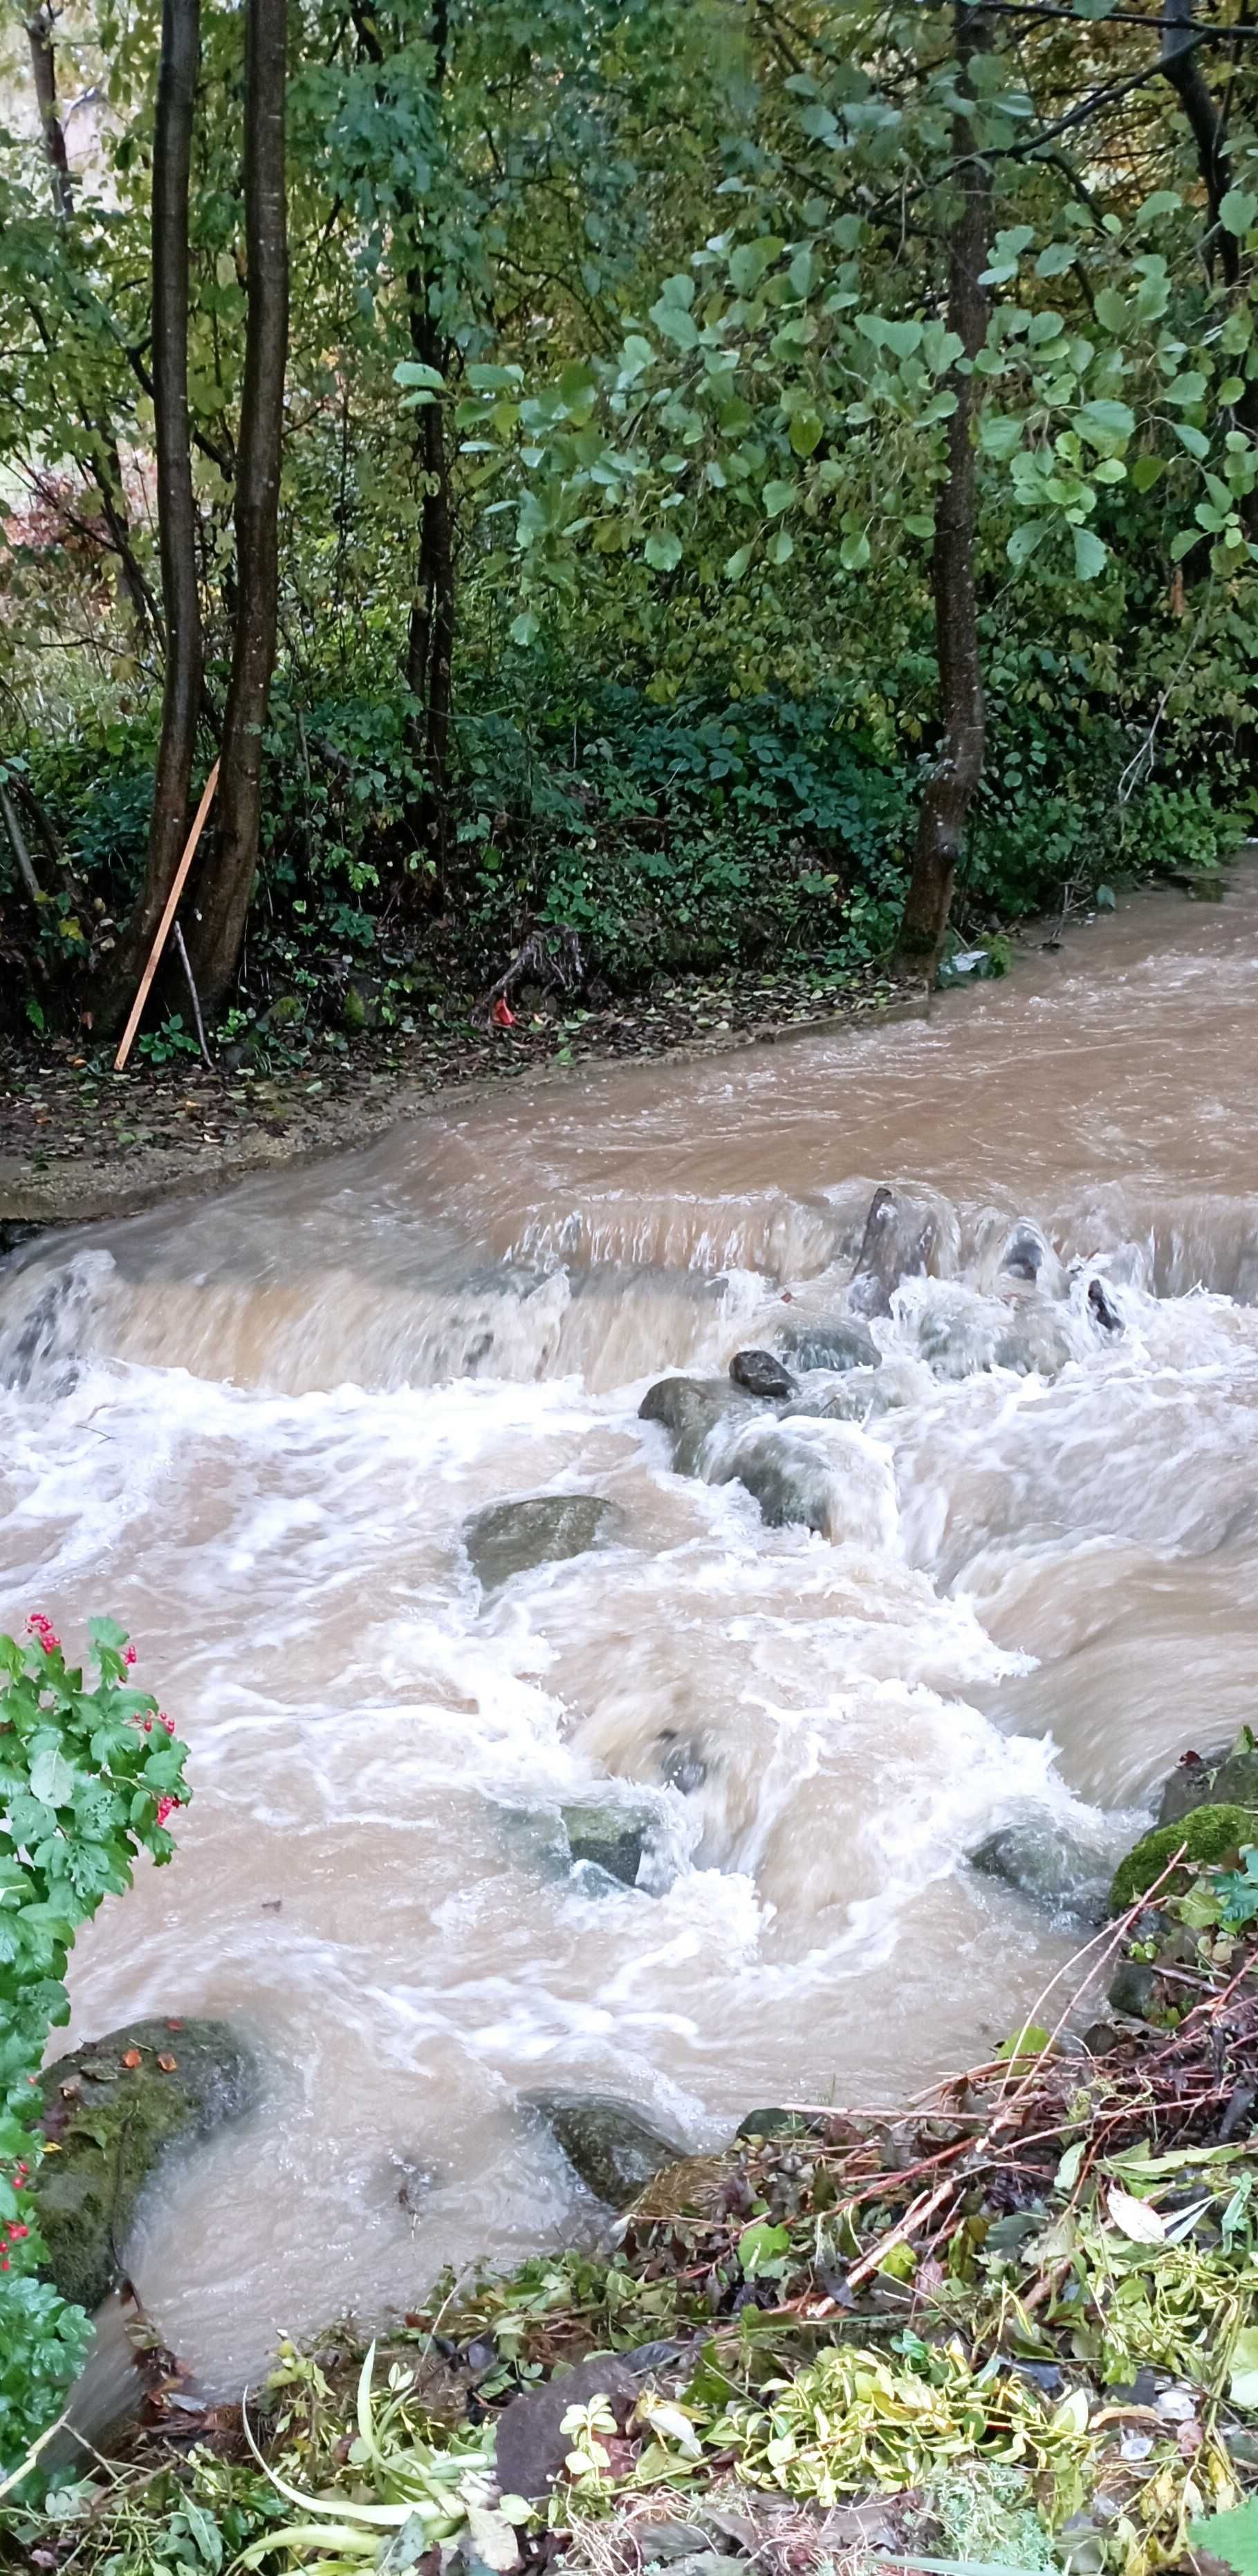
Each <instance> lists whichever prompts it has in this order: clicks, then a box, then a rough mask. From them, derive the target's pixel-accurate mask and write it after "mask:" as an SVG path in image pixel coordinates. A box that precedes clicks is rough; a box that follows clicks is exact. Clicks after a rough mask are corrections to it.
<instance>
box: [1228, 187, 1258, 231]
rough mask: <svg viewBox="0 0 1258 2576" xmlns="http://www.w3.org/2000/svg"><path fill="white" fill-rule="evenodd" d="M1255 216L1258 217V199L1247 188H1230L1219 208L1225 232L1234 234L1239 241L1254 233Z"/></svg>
mask: <svg viewBox="0 0 1258 2576" xmlns="http://www.w3.org/2000/svg"><path fill="white" fill-rule="evenodd" d="M1255 216H1258V197H1251V196H1250V194H1249V191H1248V189H1247V188H1229V189H1228V192H1227V195H1226V196H1225V198H1224V199H1223V202H1222V205H1221V206H1220V208H1219V222H1220V223H1221V224H1222V226H1223V229H1224V231H1225V232H1228V233H1234V234H1235V235H1236V238H1237V240H1238V241H1239V240H1240V239H1241V238H1242V236H1243V235H1244V234H1245V233H1247V232H1252V230H1253V225H1254V218H1255Z"/></svg>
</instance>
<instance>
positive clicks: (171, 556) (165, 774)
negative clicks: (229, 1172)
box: [98, 0, 203, 1020]
mask: <svg viewBox="0 0 1258 2576" xmlns="http://www.w3.org/2000/svg"><path fill="white" fill-rule="evenodd" d="M200 65H201V6H200V0H163V5H162V41H161V54H160V58H159V65H158V75H157V116H156V122H155V125H154V132H153V200H152V236H153V410H154V419H155V423H156V443H157V525H158V534H159V539H160V545H161V561H162V605H163V609H164V612H165V617H164V622H165V630H166V664H165V671H164V675H163V682H162V732H161V742H160V745H159V748H158V754H157V776H156V780H155V783H154V791H153V816H152V821H151V823H150V826H149V843H148V856H147V859H146V862H145V869H144V882H143V885H142V886H141V888H140V892H139V896H138V898H137V901H136V905H135V910H134V912H133V913H132V916H131V919H130V921H129V923H128V925H127V928H126V931H125V933H124V935H123V938H122V940H121V941H120V943H119V947H118V950H117V952H116V955H115V957H114V958H113V960H112V961H111V964H110V968H109V973H108V981H107V990H106V994H105V998H104V1004H103V1007H102V1009H101V1011H100V1012H99V1014H98V1016H99V1017H101V1018H102V1019H104V1020H109V1019H117V1018H120V1017H121V1015H122V1012H123V1010H124V1009H125V1008H126V1006H127V1004H128V1003H129V1001H130V998H131V993H132V990H133V988H134V985H135V982H136V978H137V976H138V975H139V973H140V970H141V968H142V966H143V964H144V961H145V958H146V957H147V955H148V951H149V948H150V946H151V945H152V940H153V934H154V931H155V930H156V928H157V924H158V922H159V920H160V919H161V915H162V911H163V908H164V906H165V902H166V897H167V895H168V894H169V892H170V887H171V883H172V880H173V878H174V874H175V870H176V868H177V866H178V864H179V859H180V855H181V852H182V850H183V845H184V841H185V839H186V837H187V830H188V805H189V798H190V791H191V786H192V764H193V759H194V756H195V751H196V730H197V715H198V711H199V708H200V702H201V671H202V661H203V645H202V635H201V594H200V588H199V583H198V577H197V511H196V501H195V497H194V494H193V489H192V454H191V447H190V441H189V418H188V181H189V173H190V170H191V164H192V123H193V115H194V111H195V105H196V90H197V78H198V75H199V72H200Z"/></svg>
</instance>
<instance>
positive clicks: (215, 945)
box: [189, 0, 288, 1008]
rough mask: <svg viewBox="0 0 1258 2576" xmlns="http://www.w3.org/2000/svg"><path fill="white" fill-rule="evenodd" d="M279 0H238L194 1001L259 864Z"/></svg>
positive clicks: (274, 396)
mask: <svg viewBox="0 0 1258 2576" xmlns="http://www.w3.org/2000/svg"><path fill="white" fill-rule="evenodd" d="M286 48H287V7H286V0H246V16H245V239H246V245H247V261H248V273H247V288H248V298H249V310H248V322H247V327H246V335H245V374H244V386H243V391H242V396H241V410H240V447H239V452H238V456H237V469H236V576H237V599H236V619H235V633H234V637H233V643H232V671H231V684H230V687H229V690H228V696H227V713H226V717H225V720H224V726H223V753H222V761H223V766H222V774H221V779H220V784H219V828H218V836H217V846H216V848H215V850H214V851H213V852H212V853H211V856H210V858H209V860H208V861H207V863H206V865H205V867H204V868H203V869H202V871H201V876H200V881H199V886H198V901H197V906H196V915H195V919H194V922H193V925H192V932H191V936H190V939H189V945H190V947H191V949H192V956H193V965H194V969H195V971H196V975H197V981H198V983H199V986H200V990H201V997H202V1001H203V1003H204V1004H205V1005H206V1006H207V1007H208V1008H213V1007H214V1006H216V1005H217V1004H218V1003H219V1002H220V1001H221V1000H222V998H223V995H224V993H225V992H226V991H227V988H228V986H229V984H230V983H231V980H232V977H233V975H234V974H235V972H236V966H237V961H238V959H239V956H240V949H241V943H242V941H243V939H244V932H245V921H246V919H247V916H248V911H249V898H250V895H251V894H252V891H253V880H254V876H255V874H256V872H257V865H258V826H259V820H260V816H261V808H262V734H263V728H264V726H265V724H266V718H267V707H268V705H269V702H270V695H271V676H272V673H273V671H274V667H275V638H276V626H277V622H278V594H279V497H280V453H281V444H282V438H283V427H284V373H285V366H286V363H287V358H288V224H287V206H286V200H285V177H284V168H285V164H284V94H285V75H286V68H287V65H286Z"/></svg>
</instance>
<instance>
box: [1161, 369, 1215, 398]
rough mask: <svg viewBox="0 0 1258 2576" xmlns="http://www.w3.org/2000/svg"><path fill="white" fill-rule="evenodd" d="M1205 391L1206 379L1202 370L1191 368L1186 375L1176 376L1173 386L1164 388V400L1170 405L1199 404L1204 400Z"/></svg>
mask: <svg viewBox="0 0 1258 2576" xmlns="http://www.w3.org/2000/svg"><path fill="white" fill-rule="evenodd" d="M1205 390H1206V379H1205V377H1204V376H1203V375H1202V373H1201V371H1200V369H1199V368H1191V369H1190V370H1189V372H1188V373H1187V374H1186V375H1183V376H1176V378H1175V381H1174V383H1173V384H1170V385H1167V386H1165V387H1164V388H1163V393H1162V400H1163V402H1169V403H1199V402H1201V401H1202V400H1203V398H1204V395H1205Z"/></svg>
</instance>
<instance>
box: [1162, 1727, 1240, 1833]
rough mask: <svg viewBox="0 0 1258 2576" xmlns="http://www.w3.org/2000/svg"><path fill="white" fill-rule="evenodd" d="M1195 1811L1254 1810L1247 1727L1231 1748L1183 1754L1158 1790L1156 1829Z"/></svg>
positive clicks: (1218, 1747) (1176, 1822) (1220, 1746)
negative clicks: (1248, 1808) (1251, 1808)
mask: <svg viewBox="0 0 1258 2576" xmlns="http://www.w3.org/2000/svg"><path fill="white" fill-rule="evenodd" d="M1197 1807H1258V1743H1256V1742H1255V1740H1254V1737H1253V1735H1252V1733H1251V1731H1250V1729H1249V1727H1247V1726H1243V1727H1242V1728H1241V1731H1240V1734H1239V1735H1238V1736H1237V1738H1236V1741H1235V1743H1234V1744H1223V1745H1217V1746H1216V1747H1215V1750H1214V1751H1213V1753H1185V1754H1184V1756H1183V1758H1182V1760H1181V1761H1179V1762H1177V1763H1176V1765H1175V1768H1174V1770H1173V1771H1172V1772H1171V1774H1170V1777H1169V1778H1168V1780H1167V1781H1166V1783H1165V1786H1164V1788H1163V1790H1162V1802H1161V1805H1160V1806H1159V1808H1158V1823H1159V1824H1160V1825H1177V1824H1178V1823H1179V1821H1180V1818H1181V1817H1182V1816H1190V1815H1191V1814H1192V1813H1193V1810H1194V1809H1195V1808H1197Z"/></svg>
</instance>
